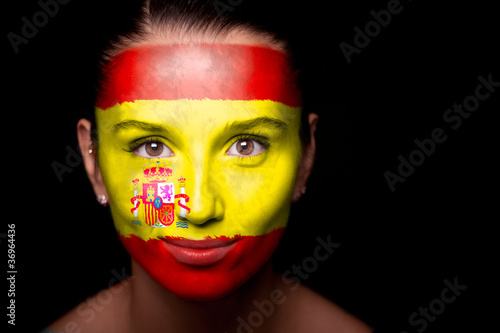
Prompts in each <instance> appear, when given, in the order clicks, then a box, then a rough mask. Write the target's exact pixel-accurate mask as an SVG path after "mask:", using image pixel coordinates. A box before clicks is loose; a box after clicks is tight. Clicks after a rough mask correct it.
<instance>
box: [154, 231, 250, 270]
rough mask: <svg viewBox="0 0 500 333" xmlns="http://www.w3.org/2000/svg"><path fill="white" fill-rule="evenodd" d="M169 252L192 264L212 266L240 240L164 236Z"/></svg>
mask: <svg viewBox="0 0 500 333" xmlns="http://www.w3.org/2000/svg"><path fill="white" fill-rule="evenodd" d="M162 240H163V243H164V246H165V248H166V249H167V251H168V252H170V254H171V255H172V256H173V257H174V258H175V259H176V260H177V261H179V262H181V263H183V264H186V265H190V266H210V265H213V264H215V263H217V262H219V261H221V260H222V259H223V258H224V257H225V256H226V255H227V254H228V253H229V252H230V251H231V250H232V249H233V248H234V247H235V246H236V243H237V242H238V241H239V240H240V237H234V238H229V239H205V240H190V239H174V238H163V239H162Z"/></svg>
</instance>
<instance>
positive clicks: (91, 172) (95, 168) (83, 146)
mask: <svg viewBox="0 0 500 333" xmlns="http://www.w3.org/2000/svg"><path fill="white" fill-rule="evenodd" d="M91 131H92V123H91V122H90V121H88V120H87V119H80V120H79V121H78V124H77V125H76V134H77V137H78V144H79V146H80V151H81V152H82V158H83V164H84V166H85V171H87V176H88V177H89V180H90V183H91V184H92V187H93V188H94V193H95V194H96V197H99V196H105V199H106V200H104V202H101V204H103V205H105V203H106V201H107V200H108V199H109V196H108V193H107V191H106V187H105V186H104V182H103V180H102V176H101V170H100V169H99V165H98V163H97V151H96V147H95V146H94V143H93V142H92V136H91Z"/></svg>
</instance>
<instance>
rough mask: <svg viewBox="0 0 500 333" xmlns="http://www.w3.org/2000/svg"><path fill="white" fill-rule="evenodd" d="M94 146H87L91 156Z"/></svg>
mask: <svg viewBox="0 0 500 333" xmlns="http://www.w3.org/2000/svg"><path fill="white" fill-rule="evenodd" d="M93 148H94V145H93V144H90V146H89V155H90V154H92V153H93V152H94V149H93Z"/></svg>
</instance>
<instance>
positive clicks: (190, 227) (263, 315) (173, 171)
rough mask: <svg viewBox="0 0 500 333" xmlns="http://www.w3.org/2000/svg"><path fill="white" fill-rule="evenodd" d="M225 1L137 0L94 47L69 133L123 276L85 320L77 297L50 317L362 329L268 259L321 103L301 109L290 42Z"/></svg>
mask: <svg viewBox="0 0 500 333" xmlns="http://www.w3.org/2000/svg"><path fill="white" fill-rule="evenodd" d="M226 14H227V13H221V11H220V8H217V6H214V5H213V4H212V3H211V2H207V3H204V2H202V1H194V2H193V1H191V2H189V3H186V2H184V1H171V2H169V3H168V4H165V3H161V2H156V1H147V2H146V3H145V4H144V7H143V12H142V14H141V17H140V19H139V20H138V21H137V25H136V26H135V27H134V29H132V31H130V32H128V33H126V34H121V35H119V36H118V37H117V38H116V39H114V40H113V41H112V42H111V43H110V45H109V47H108V48H107V49H106V50H105V52H104V54H105V56H104V57H103V59H102V63H101V68H100V74H101V77H100V82H99V89H98V96H97V99H96V103H95V105H96V109H95V118H94V117H89V119H81V120H80V121H79V122H78V125H77V135H78V141H79V145H80V149H81V151H82V152H84V154H83V159H84V164H85V169H86V171H87V174H88V177H89V179H90V181H91V183H92V186H93V188H94V191H95V194H96V196H97V199H98V201H99V202H100V203H101V204H103V205H109V207H110V209H111V213H112V216H113V220H114V224H115V227H116V229H117V231H118V235H119V237H120V240H121V242H122V243H123V245H124V246H125V248H126V249H127V251H128V252H129V253H130V255H131V259H132V278H130V279H128V280H125V281H122V282H121V283H120V284H118V285H115V286H113V287H111V288H114V289H113V290H111V293H110V290H104V291H102V292H101V293H100V294H98V295H96V296H95V297H94V298H93V299H94V300H98V299H99V297H100V296H102V294H103V293H106V292H107V293H108V294H112V295H113V297H112V300H111V301H110V302H109V303H107V304H106V305H105V306H104V307H102V308H101V311H99V312H97V313H96V315H95V316H94V317H93V318H92V319H91V320H89V318H87V317H84V316H82V315H81V313H80V312H79V311H78V307H77V308H75V309H74V310H72V311H70V312H69V313H68V314H66V315H65V316H63V317H62V318H60V319H59V320H57V321H56V322H54V323H53V324H52V325H50V329H51V330H54V331H56V332H141V333H142V332H281V331H282V332H301V331H305V330H308V331H311V332H336V331H339V332H369V331H371V330H370V328H369V327H368V326H366V325H365V324H364V323H362V322H361V321H359V320H358V319H356V318H354V317H353V316H351V315H349V314H347V313H346V312H344V311H343V310H342V309H340V308H339V307H338V306H336V305H335V304H332V303H331V302H330V301H328V300H326V299H325V298H323V297H321V296H320V295H318V294H316V293H315V292H313V291H311V290H310V289H308V288H306V287H304V286H298V285H297V282H296V281H292V280H289V279H287V278H286V277H282V276H280V275H279V274H276V273H274V272H273V270H272V266H271V262H270V257H271V255H272V253H273V251H274V249H275V248H276V246H277V245H278V243H279V241H280V238H281V236H282V235H283V232H284V230H285V227H286V225H287V221H288V215H289V210H290V205H291V203H292V202H295V201H297V200H299V198H300V196H301V194H302V193H303V192H304V191H305V186H306V182H307V179H308V177H309V175H310V173H311V170H312V167H313V161H314V156H315V138H314V133H315V130H316V125H317V122H318V116H317V115H316V114H314V113H309V114H305V113H304V112H302V108H301V105H302V104H301V103H302V102H301V98H300V89H299V88H298V82H297V75H296V68H294V62H293V60H292V54H291V53H290V47H289V45H288V44H287V42H286V41H285V40H284V39H282V38H280V37H279V36H278V35H277V34H274V33H273V32H271V31H268V30H264V29H263V28H262V27H259V26H258V25H256V24H252V23H249V22H247V21H243V20H236V19H232V18H230V17H229V16H227V15H226ZM269 198H272V199H269ZM111 288H109V289H111ZM89 302H92V299H91V300H89Z"/></svg>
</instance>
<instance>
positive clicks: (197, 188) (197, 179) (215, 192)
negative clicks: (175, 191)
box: [178, 165, 224, 225]
mask: <svg viewBox="0 0 500 333" xmlns="http://www.w3.org/2000/svg"><path fill="white" fill-rule="evenodd" d="M195 169H196V172H193V173H190V174H191V175H192V178H191V179H192V180H191V181H190V184H189V185H191V186H186V194H187V195H188V196H189V202H188V203H187V206H188V207H189V209H190V211H189V213H187V214H185V217H183V216H179V219H181V220H184V221H188V222H190V223H192V224H195V225H203V224H205V223H212V222H217V221H221V220H222V219H223V217H224V207H223V204H222V201H221V196H220V189H221V184H219V183H218V182H217V180H216V179H214V177H213V176H212V175H211V172H210V166H208V165H205V166H203V165H199V166H198V167H196V168H195ZM178 215H179V214H178Z"/></svg>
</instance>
